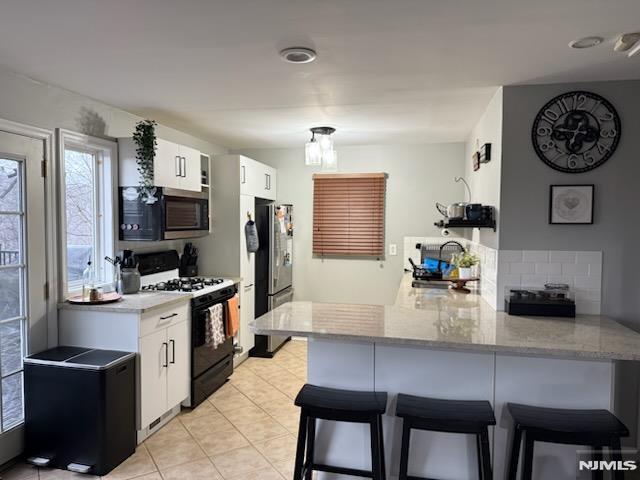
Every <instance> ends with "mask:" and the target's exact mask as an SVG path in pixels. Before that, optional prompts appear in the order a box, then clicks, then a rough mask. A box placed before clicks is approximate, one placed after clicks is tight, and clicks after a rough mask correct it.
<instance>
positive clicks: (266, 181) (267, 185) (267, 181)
mask: <svg viewBox="0 0 640 480" xmlns="http://www.w3.org/2000/svg"><path fill="white" fill-rule="evenodd" d="M264 189H265V190H269V174H268V173H265V174H264Z"/></svg>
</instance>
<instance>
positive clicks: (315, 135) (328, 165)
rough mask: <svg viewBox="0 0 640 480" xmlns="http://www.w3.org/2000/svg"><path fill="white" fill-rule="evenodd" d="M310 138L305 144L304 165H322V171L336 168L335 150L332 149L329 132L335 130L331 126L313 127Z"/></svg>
mask: <svg viewBox="0 0 640 480" xmlns="http://www.w3.org/2000/svg"><path fill="white" fill-rule="evenodd" d="M310 130H311V140H309V141H308V142H307V143H306V144H305V148H304V158H305V162H304V163H305V165H322V170H324V171H336V170H337V169H338V162H337V155H336V151H335V150H334V149H333V139H332V138H331V134H332V133H333V132H335V131H336V129H335V128H332V127H313V128H311V129H310Z"/></svg>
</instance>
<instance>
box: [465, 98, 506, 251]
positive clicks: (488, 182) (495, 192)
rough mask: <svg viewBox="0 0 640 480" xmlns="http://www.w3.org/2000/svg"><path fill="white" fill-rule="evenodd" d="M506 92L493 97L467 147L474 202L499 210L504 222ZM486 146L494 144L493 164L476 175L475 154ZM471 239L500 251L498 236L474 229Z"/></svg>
mask: <svg viewBox="0 0 640 480" xmlns="http://www.w3.org/2000/svg"><path fill="white" fill-rule="evenodd" d="M502 100H503V99H502V88H499V89H498V91H497V92H496V94H495V95H494V96H493V98H492V99H491V101H490V102H489V105H487V109H486V110H485V112H484V114H483V115H482V117H481V118H480V120H479V121H478V123H477V124H476V126H475V127H474V128H473V130H472V131H471V134H470V135H469V138H468V140H467V143H466V145H465V158H464V161H465V179H466V180H467V182H468V183H469V186H470V187H471V195H472V198H471V201H472V202H473V203H482V204H484V205H491V206H493V207H495V211H496V219H497V221H498V222H499V221H500V176H501V175H500V172H501V169H502V106H503V101H502ZM485 143H490V144H491V161H489V162H488V163H483V164H481V165H480V170H478V171H475V172H474V171H473V160H472V159H471V157H472V155H473V153H474V152H476V151H477V149H478V148H479V147H481V146H482V145H484V144H485ZM467 236H468V238H470V239H471V240H473V241H475V242H478V243H480V244H482V245H485V246H487V247H490V248H496V249H497V248H498V233H497V232H494V231H493V230H490V229H486V228H485V229H477V228H474V229H473V230H472V231H471V233H467Z"/></svg>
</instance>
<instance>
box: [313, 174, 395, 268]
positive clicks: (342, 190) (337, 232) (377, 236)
mask: <svg viewBox="0 0 640 480" xmlns="http://www.w3.org/2000/svg"><path fill="white" fill-rule="evenodd" d="M385 190H386V174H385V173H343V174H338V173H337V174H315V175H314V176H313V253H314V254H317V255H360V256H382V255H383V254H384V205H385Z"/></svg>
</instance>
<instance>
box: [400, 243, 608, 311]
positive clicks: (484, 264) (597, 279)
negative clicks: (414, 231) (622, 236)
mask: <svg viewBox="0 0 640 480" xmlns="http://www.w3.org/2000/svg"><path fill="white" fill-rule="evenodd" d="M448 240H456V241H458V242H460V243H462V244H463V245H464V246H465V247H466V248H468V249H469V250H470V251H472V252H473V253H475V254H476V255H478V257H480V265H479V268H478V273H479V274H480V279H481V281H480V293H481V295H482V297H483V298H484V299H485V300H486V301H487V303H489V305H491V306H492V307H493V308H495V309H497V310H503V309H504V296H505V292H506V288H507V287H538V288H540V287H543V286H544V284H545V283H566V284H568V285H569V286H570V287H571V289H572V290H573V292H574V293H575V297H576V309H577V312H578V313H584V314H594V315H597V314H599V313H600V307H601V290H602V252H582V251H556V250H551V251H548V250H495V249H493V248H489V247H485V246H484V245H480V244H479V243H476V242H472V241H470V240H467V239H465V238H451V237H447V238H444V237H405V238H404V264H405V268H406V269H408V270H410V269H411V265H410V264H409V261H408V258H409V257H411V258H412V259H413V260H414V261H415V262H416V264H418V263H420V251H419V250H417V249H416V248H415V245H416V243H434V244H441V243H444V242H446V241H448Z"/></svg>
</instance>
